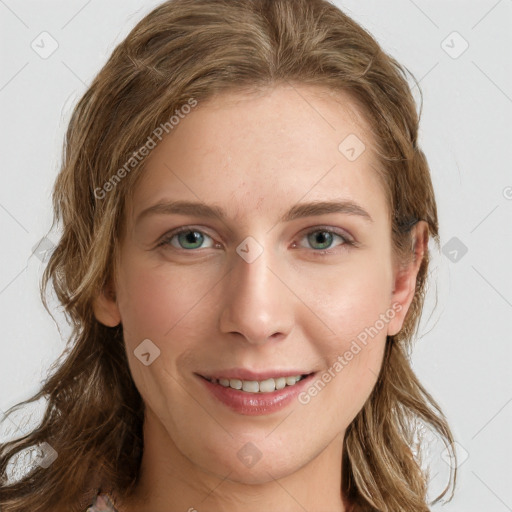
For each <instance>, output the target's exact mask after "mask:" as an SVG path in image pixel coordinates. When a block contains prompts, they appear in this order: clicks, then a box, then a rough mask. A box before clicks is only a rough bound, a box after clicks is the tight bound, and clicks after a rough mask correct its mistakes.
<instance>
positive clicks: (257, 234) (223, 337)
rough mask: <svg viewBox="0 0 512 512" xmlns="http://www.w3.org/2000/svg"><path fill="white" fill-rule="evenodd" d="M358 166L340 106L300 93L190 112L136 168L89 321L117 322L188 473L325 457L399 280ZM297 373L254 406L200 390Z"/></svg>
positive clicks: (376, 350)
mask: <svg viewBox="0 0 512 512" xmlns="http://www.w3.org/2000/svg"><path fill="white" fill-rule="evenodd" d="M347 137H349V138H348V139H347ZM340 144H341V146H340ZM362 144H364V147H365V149H363V146H362ZM351 148H352V149H351ZM376 165H377V160H376V157H375V155H374V153H373V151H372V140H371V137H370V135H369V131H368V126H367V125H366V124H365V122H364V118H363V117H362V116H361V115H360V114H359V113H358V111H357V110H356V107H355V106H354V105H353V104H352V103H351V102H350V99H349V98H348V97H345V96H343V95H340V94H338V95H337V96H336V97H334V96H332V95H331V94H329V93H328V92H327V91H325V90H322V89H317V88H313V87H307V86H301V87H295V88H291V87H285V86H281V87H278V88H275V89H273V90H269V91H267V92H266V93H264V94H259V95H243V94H239V95H233V94H232V93H231V94H229V96H224V95H221V96H219V97H217V98H215V99H214V100H211V101H208V102H205V103H204V104H199V105H198V106H197V107H196V108H195V109H194V110H193V111H192V112H191V113H190V114H188V116H187V117H185V118H184V119H182V120H181V121H180V124H179V125H178V126H177V127H175V129H174V130H173V132H171V134H170V135H169V136H168V137H167V138H164V139H163V141H162V142H161V143H160V144H159V145H158V146H157V147H156V148H155V149H154V150H153V151H152V153H151V154H150V156H149V157H148V160H147V162H146V168H145V170H144V175H143V176H142V177H141V180H140V181H139V182H138V183H137V185H136V188H135V189H134V191H133V196H132V198H131V199H130V201H129V202H128V205H127V206H128V208H127V219H126V220H127V225H126V226H127V227H126V232H125V233H124V236H123V239H122V244H121V247H120V260H119V266H118V268H117V273H116V276H115V285H114V287H115V300H112V299H107V298H106V297H102V298H101V299H99V300H98V302H97V303H96V304H95V313H96V316H97V318H98V319H99V320H100V321H101V322H103V323H105V324H108V325H116V324H117V323H118V322H122V324H123V330H124V333H125V344H126V350H127V354H128V358H129V364H130V369H131V372H132V375H133V379H134V381H135V383H136V385H137V387H138V389H139V391H140V393H141V395H142V397H143V399H144V401H145V403H146V407H147V409H148V411H149V412H150V414H151V417H152V421H156V422H158V423H159V428H160V430H161V431H162V432H164V433H165V434H166V436H168V439H169V443H170V444H172V446H173V448H174V449H175V450H176V452H179V453H180V454H182V455H183V456H184V457H185V458H186V459H187V460H188V461H189V462H190V464H192V465H194V466H195V467H197V468H201V469H202V470H204V471H206V472H209V473H211V474H214V475H219V476H220V477H222V476H223V475H226V474H228V473H231V476H230V478H232V479H234V480H237V481H240V482H252V483H256V482H264V481H268V480H269V473H271V474H272V475H273V477H275V478H279V477H282V476H284V475H288V474H290V473H293V472H294V471H297V470H299V469H300V468H301V467H303V466H305V465H306V464H308V463H309V462H311V461H313V460H314V459H315V458H316V457H318V456H319V454H321V453H322V452H323V451H324V450H326V448H327V447H329V446H331V445H332V443H333V442H336V443H337V444H336V446H337V447H340V446H341V440H342V439H343V435H344V432H345V429H346V428H347V426H348V425H349V424H350V422H351V421H352V420H353V419H354V417H355V416H356V414H357V413H358V411H359V410H360V409H361V408H362V406H363V404H364V402H365V401H366V400H367V398H368V396H369V395H370V392H371V390H372V388H373V386H374V384H375V382H376V380H377V375H378V372H379V370H380V367H381V363H382V358H383V354H384V347H385V342H386V336H387V335H388V334H389V335H392V334H395V333H396V332H398V331H399V330H400V328H401V325H402V322H403V318H404V315H405V313H406V310H407V308H408V306H409V304H410V301H411V299H412V293H413V291H414V279H415V272H416V271H417V268H412V269H409V270H408V272H409V273H405V271H404V272H402V273H400V272H398V269H397V267H396V266H395V264H394V260H393V256H392V246H391V224H390V212H389V206H388V204H387V201H386V196H385V193H384V189H383V187H382V184H381V182H380V181H379V180H378V178H377V174H376V171H375V167H376ZM177 202H195V203H197V202H201V203H203V205H207V206H208V207H210V209H211V210H212V211H213V214H212V213H211V212H210V213H209V210H207V209H205V208H203V209H199V208H198V207H197V206H196V207H189V208H185V207H182V209H181V210H180V211H179V212H178V211H177V210H176V208H173V207H171V206H170V204H171V203H177ZM311 203H314V204H311ZM327 203H330V206H329V205H328V204H327ZM306 204H308V205H310V206H309V207H306V206H305V205H306ZM155 205H158V206H157V207H155ZM174 206H176V204H175V205H174ZM182 206H183V205H182ZM180 229H181V230H183V231H182V232H181V233H179V232H178V230H180ZM411 283H412V284H411ZM144 340H146V341H144ZM148 340H149V341H148ZM141 343H143V344H142V345H141ZM141 353H143V354H145V355H143V356H142V357H141ZM244 371H245V372H246V373H243V372H244ZM250 372H255V373H256V374H257V375H252V374H251V373H250ZM269 373H270V375H269ZM306 374H313V375H310V376H309V377H307V378H305V379H303V380H300V381H299V382H297V383H296V384H295V386H288V385H287V386H286V387H285V388H284V389H283V390H276V391H274V392H272V391H264V392H263V393H260V394H258V395H257V394H255V393H251V392H250V391H249V388H250V386H251V385H253V384H249V385H246V388H247V389H248V391H243V390H232V389H231V390H229V389H227V388H225V387H224V386H223V385H222V384H221V383H209V382H207V381H206V380H205V379H204V377H217V378H219V377H229V378H231V379H232V380H234V381H235V382H232V381H231V380H230V379H229V378H228V379H227V380H228V381H229V382H230V383H231V384H233V385H234V386H235V387H237V382H236V381H237V379H236V378H234V377H236V376H239V377H240V376H241V375H245V376H246V378H245V379H244V380H249V381H251V380H254V377H261V378H260V379H257V380H266V381H267V384H265V385H272V383H274V385H278V386H280V385H282V382H283V381H282V380H280V379H279V378H278V377H280V376H283V375H306ZM251 375H252V377H253V378H251ZM270 376H274V377H276V378H278V379H277V380H274V381H270V380H269V377H270ZM224 384H226V382H224ZM242 384H243V383H242ZM265 385H264V386H265ZM247 386H248V387H247ZM264 386H262V387H263V389H266V388H264ZM294 388H295V389H294ZM242 395H244V396H242ZM276 397H277V398H276ZM248 443H251V444H248ZM244 450H245V451H244ZM247 455H249V457H252V458H253V459H259V460H257V463H255V464H252V465H251V464H244V463H241V460H242V459H244V460H245V458H246V456H247ZM336 456H339V453H337V454H336ZM247 460H249V459H247ZM337 460H338V461H339V459H337ZM276 461H279V462H276Z"/></svg>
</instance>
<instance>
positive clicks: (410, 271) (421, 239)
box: [388, 221, 428, 336]
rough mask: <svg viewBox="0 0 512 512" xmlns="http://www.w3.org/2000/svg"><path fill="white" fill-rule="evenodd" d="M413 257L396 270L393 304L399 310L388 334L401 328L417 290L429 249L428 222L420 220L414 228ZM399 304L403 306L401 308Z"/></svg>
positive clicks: (392, 333) (390, 323) (392, 295)
mask: <svg viewBox="0 0 512 512" xmlns="http://www.w3.org/2000/svg"><path fill="white" fill-rule="evenodd" d="M411 235H412V247H411V252H412V258H411V260H410V261H409V263H407V265H405V266H402V267H400V268H398V269H397V270H396V271H395V276H394V283H393V291H392V294H391V305H392V306H393V309H395V311H397V313H396V315H395V317H394V318H393V319H392V320H391V321H390V322H389V324H388V336H394V335H395V334H397V333H398V332H399V331H400V330H401V329H402V325H403V323H404V319H405V316H406V315H407V311H408V310H409V307H410V305H411V302H412V300H413V298H414V294H415V292H416V278H417V275H418V272H419V269H420V266H421V263H422V261H423V259H424V256H425V254H426V252H427V250H428V224H427V223H426V222H425V221H419V222H418V223H417V224H416V225H415V226H414V228H413V230H412V233H411ZM398 305H400V306H401V307H400V308H399V307H398Z"/></svg>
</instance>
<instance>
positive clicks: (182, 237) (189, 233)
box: [158, 226, 213, 251]
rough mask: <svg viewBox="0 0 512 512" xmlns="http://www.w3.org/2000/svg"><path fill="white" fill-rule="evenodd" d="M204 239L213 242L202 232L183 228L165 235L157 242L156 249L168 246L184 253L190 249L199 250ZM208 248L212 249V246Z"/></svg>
mask: <svg viewBox="0 0 512 512" xmlns="http://www.w3.org/2000/svg"><path fill="white" fill-rule="evenodd" d="M206 239H208V240H211V241H212V242H213V240H212V238H211V237H210V236H208V235H207V234H206V233H204V232H203V231H200V230H198V229H195V228H191V227H187V226H184V227H182V228H179V229H177V230H175V231H172V232H171V233H169V234H167V235H165V237H164V238H163V239H162V240H161V241H160V242H159V244H158V247H161V246H165V245H170V246H172V247H175V248H176V249H184V250H186V251H187V250H191V249H200V248H201V244H202V243H203V242H204V241H205V240H206ZM210 247H213V245H210Z"/></svg>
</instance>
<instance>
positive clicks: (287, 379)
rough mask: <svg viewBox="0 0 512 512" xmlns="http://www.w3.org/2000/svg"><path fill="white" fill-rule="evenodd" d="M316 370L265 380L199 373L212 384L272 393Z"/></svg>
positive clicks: (291, 385)
mask: <svg viewBox="0 0 512 512" xmlns="http://www.w3.org/2000/svg"><path fill="white" fill-rule="evenodd" d="M313 373H314V372H311V373H304V374H298V375H287V376H276V377H269V378H266V379H263V380H249V379H247V380H246V379H240V378H228V377H206V376H204V375H199V377H201V378H203V379H205V380H207V381H208V382H211V383H212V384H219V385H220V386H223V387H224V388H231V389H235V390H237V391H242V392H245V393H253V394H260V393H272V392H274V391H276V390H277V391H279V390H282V389H284V388H288V387H293V386H295V385H296V384H297V383H298V382H300V381H301V380H303V379H305V378H307V377H309V376H310V375H313Z"/></svg>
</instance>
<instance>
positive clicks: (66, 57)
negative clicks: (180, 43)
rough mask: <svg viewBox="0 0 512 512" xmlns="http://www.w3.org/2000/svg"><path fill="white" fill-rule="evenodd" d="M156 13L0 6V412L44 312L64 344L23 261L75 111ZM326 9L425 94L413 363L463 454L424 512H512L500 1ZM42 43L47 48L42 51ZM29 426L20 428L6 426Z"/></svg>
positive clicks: (507, 175)
mask: <svg viewBox="0 0 512 512" xmlns="http://www.w3.org/2000/svg"><path fill="white" fill-rule="evenodd" d="M159 3H160V2H156V1H144V2H143V1H141V0H128V1H126V0H123V1H120V0H115V1H113V0H110V1H109V2H108V3H107V2H100V1H99V0H89V1H86V0H80V1H78V0H73V1H71V0H68V1H66V2H64V1H60V2H56V1H50V0H47V1H45V2H41V1H35V0H31V1H29V0H0V38H1V43H0V52H1V53H0V55H1V66H0V112H1V125H0V126H1V127H0V129H1V134H0V144H1V155H2V165H1V168H2V170H1V173H2V185H1V187H0V233H1V237H2V244H1V245H2V260H1V262H2V264H1V266H0V320H1V329H2V337H1V339H0V349H1V352H0V353H1V370H0V409H1V410H0V414H1V413H2V411H5V410H6V409H7V408H8V407H9V406H10V405H13V404H14V403H16V402H18V401H19V400H22V399H25V398H28V397H29V396H30V395H31V394H32V393H34V392H35V391H37V390H38V388H39V386H40V383H41V381H42V380H43V379H44V378H45V375H46V372H47V370H48V368H49V367H50V365H51V363H52V362H53V361H54V360H55V359H56V358H57V357H58V356H59V354H60V353H61V351H62V349H63V348H64V343H65V339H66V335H67V334H68V332H69V329H68V328H67V326H66V325H65V323H63V320H62V316H60V315H58V314H56V318H57V319H58V320H59V322H60V325H61V329H62V336H63V337H64V338H63V339H61V335H60V334H59V331H58V330H57V327H56V326H55V324H54V323H53V321H52V319H51V318H50V317H49V316H48V315H47V313H46V312H45V310H44V308H43V306H42V305H41V303H40V301H39V295H38V286H39V279H40V276H41V273H42V269H43V265H44V253H42V252H41V250H42V249H44V247H41V246H39V249H37V250H36V251H35V254H32V253H33V251H34V247H36V246H37V245H38V243H39V241H40V240H41V239H42V237H43V236H45V235H46V234H47V232H48V229H49V227H50V224H51V203H50V192H51V188H52V185H53V181H54V179H55V176H56V174H57V172H58V167H59V162H60V158H61V149H62V141H63V135H64V130H65V127H66V123H67V121H68V119H69V116H70V113H71V109H72V106H73V105H74V104H75V102H76V101H77V100H78V98H79V97H80V96H81V95H82V94H83V93H84V91H85V90H86V88H87V85H88V84H89V83H90V81H91V79H92V77H93V76H94V75H95V74H96V73H97V72H98V71H99V69H100V68H101V66H102V65H103V64H104V63H105V61H106V59H107V57H108V56H109V54H110V53H111V51H112V50H113V49H114V47H115V46H116V44H118V43H119V42H120V41H121V40H122V39H123V38H124V36H126V34H127V33H128V31H129V30H130V29H131V28H132V26H133V25H134V24H135V23H136V22H137V21H138V20H139V19H140V18H141V17H142V16H143V15H144V14H145V13H147V12H149V11H150V10H151V9H152V8H153V7H154V6H156V5H158V4H159ZM335 3H336V4H337V5H338V6H339V7H341V8H342V9H344V10H345V11H346V12H347V13H348V14H349V15H351V16H352V17H353V18H354V19H356V20H357V21H358V22H360V23H361V24H362V25H363V26H365V27H366V28H367V29H368V30H369V31H370V32H371V33H372V34H373V35H374V36H375V37H376V38H377V39H378V41H379V42H380V43H381V44H382V46H383V48H384V49H385V50H386V51H387V52H389V53H391V54H392V55H393V56H394V57H396V58H397V59H398V61H399V62H401V63H402V64H404V65H405V66H406V67H407V68H408V69H409V70H410V71H411V72H412V73H413V74H414V75H415V76H416V77H417V79H418V80H420V86H421V89H422V91H423V94H424V105H423V114H422V124H421V139H420V141H421V145H422V147H423V149H424V151H425V153H426V155H427V157H428V160H429V163H430V165H431V169H432V175H433V181H434V187H435V190H436V195H437V201H438V207H439V216H440V225H441V245H442V251H441V252H438V253H437V254H436V255H435V257H434V260H433V262H432V267H431V278H432V280H431V287H430V290H429V295H428V300H427V307H426V310H425V313H424V315H423V317H422V324H421V332H420V338H419V340H418V342H417V345H416V349H415V352H414V355H413V364H414V368H415V370H416V371H417V373H418V374H419V376H420V378H421V380H422V382H423V383H424V385H425V386H426V388H427V390H428V391H429V392H431V393H432V395H433V396H434V397H435V398H436V399H437V400H438V401H439V403H440V405H441V407H442V408H443V410H444V411H445V413H446V415H447V417H448V420H449V421H450V424H451V426H452V429H453V432H454V435H455V438H456V440H457V443H458V445H457V452H458V454H459V457H460V461H459V462H460V465H459V482H458V484H459V485H458V489H457V493H456V498H455V499H454V500H453V501H452V502H451V503H449V504H447V505H444V506H435V507H434V508H433V510H447V511H461V510H464V511H466V512H473V511H474V512H476V511H479V512H480V511H482V510H485V511H496V512H501V511H506V510H510V511H512V487H511V486H510V469H509V460H510V457H511V455H512V449H511V448H512V446H511V445H512V442H511V437H510V432H511V427H512V404H511V401H512V381H511V379H510V369H509V366H510V362H511V359H512V358H511V343H510V340H511V336H510V330H509V329H510V325H511V320H512V272H511V270H510V262H511V261H512V257H511V256H512V242H511V236H510V235H511V230H510V224H511V222H512V172H511V163H510V162H511V161H512V151H511V142H512V139H511V131H512V130H511V127H510V118H511V112H512V64H511V63H512V58H511V57H512V55H511V54H512V51H511V49H512V36H511V34H512V30H511V28H512V0H500V1H496V0H478V1H477V0H473V1H467V0H466V1H463V0H460V1H455V0H450V1H447V0H442V1H441V0H436V1H427V0H415V1H412V0H395V1H393V2H382V1H377V0H372V1H368V0H365V1H361V0H360V1H357V0H341V1H337V2H335ZM42 32H48V33H49V34H50V36H48V35H41V33H42ZM454 32H456V33H455V34H454ZM52 39H53V40H55V41H56V44H58V48H57V49H56V51H55V52H54V53H53V54H52V55H50V56H47V55H44V53H43V52H45V51H46V52H48V51H49V50H51V44H55V43H52ZM466 46H468V47H467V48H466ZM33 47H34V48H33ZM36 49H37V51H36ZM41 55H42V56H41ZM42 57H47V58H42ZM411 83H412V82H411ZM414 92H415V96H416V97H417V98H418V99H419V95H418V91H417V89H416V88H415V90H414ZM48 239H49V240H50V241H51V240H53V242H56V241H57V240H58V233H51V234H50V235H49V236H48ZM465 251H467V252H465ZM436 296H437V305H436V304H435V303H436ZM25 428H28V427H27V426H25V425H24V424H22V423H21V420H20V422H19V423H14V422H13V423H10V426H9V428H8V431H9V433H12V432H18V433H19V432H20V431H23V429H25ZM4 430H5V428H4ZM6 432H7V431H6ZM4 435H7V434H6V433H5V432H4ZM441 449H442V447H441V448H439V447H437V445H436V441H435V439H433V442H432V449H431V452H430V455H429V457H431V459H432V460H433V465H434V467H435V468H436V471H435V473H434V474H433V477H434V478H433V481H432V489H433V490H434V491H435V490H437V489H438V488H439V485H441V484H443V483H444V480H443V478H444V477H443V472H446V470H447V468H448V466H447V464H446V463H445V462H444V460H443V453H442V452H441ZM438 471H439V475H437V472H438ZM507 482H508V483H507ZM434 491H431V492H432V495H434V494H435V493H434Z"/></svg>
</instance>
